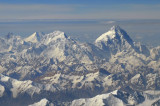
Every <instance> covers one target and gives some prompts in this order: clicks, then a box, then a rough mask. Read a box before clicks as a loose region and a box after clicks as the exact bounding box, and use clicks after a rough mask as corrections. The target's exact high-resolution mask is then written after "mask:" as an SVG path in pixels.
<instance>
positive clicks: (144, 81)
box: [0, 26, 160, 104]
mask: <svg viewBox="0 0 160 106" xmlns="http://www.w3.org/2000/svg"><path fill="white" fill-rule="evenodd" d="M0 44H2V45H0V46H1V48H2V49H1V50H0V53H1V54H0V57H1V60H0V72H1V74H3V75H5V76H9V77H12V78H14V79H16V81H18V80H21V81H22V82H21V81H20V82H18V83H20V85H21V86H22V85H23V83H25V84H26V82H25V81H26V80H29V81H31V80H32V81H33V82H34V83H36V87H38V89H40V91H43V92H46V90H45V89H42V88H41V87H40V88H39V86H42V85H43V87H45V86H50V87H51V88H52V89H49V90H48V91H47V92H50V93H51V94H55V93H56V92H58V94H59V95H60V96H59V97H61V96H62V95H63V94H64V95H65V96H64V97H67V96H68V95H72V96H70V98H69V99H64V98H62V99H61V100H60V99H59V98H58V97H55V98H53V99H54V101H53V99H52V100H51V102H54V103H55V101H61V102H63V101H65V102H66V101H72V100H73V99H75V98H76V99H78V98H83V97H93V96H95V95H98V94H102V93H106V92H111V91H113V90H119V89H122V91H124V90H127V89H128V87H129V88H131V89H132V90H133V91H137V92H141V91H143V90H160V78H159V75H160V69H159V67H160V64H159V61H160V60H159V57H160V49H159V47H156V48H152V49H149V48H148V47H146V46H145V45H141V44H140V43H136V42H134V41H133V40H132V39H131V38H130V37H129V35H128V34H127V33H126V32H125V31H124V30H123V29H121V28H120V27H118V26H114V27H112V28H111V29H110V30H109V31H108V32H106V33H104V34H102V35H101V36H100V37H99V38H97V39H96V41H95V43H94V44H89V43H80V42H78V41H75V40H73V39H71V38H70V37H68V36H67V35H65V33H64V32H61V31H55V32H52V33H49V34H42V33H34V34H32V35H31V36H29V37H27V38H25V39H22V38H21V37H19V36H14V35H13V34H9V35H7V36H5V37H4V38H0ZM3 75H1V77H2V76H3ZM23 81H24V82H23ZM32 81H31V82H30V84H31V85H32V83H33V82H32ZM5 83H6V82H4V81H3V80H1V81H0V84H1V86H0V88H1V91H0V96H1V97H2V98H3V96H4V95H3V91H4V90H5V89H8V90H7V92H10V93H11V95H12V96H13V92H12V91H10V89H13V88H14V86H11V85H13V83H12V81H10V82H8V83H7V84H5ZM8 85H9V86H8ZM37 85H38V86H37ZM15 86H16V87H17V88H15V89H19V87H18V86H17V85H15ZM20 88H21V87H20ZM32 90H33V89H31V91H32ZM65 90H66V91H67V93H63V92H64V91H65ZM24 91H25V90H24ZM29 91H30V90H29ZM76 92H77V93H76ZM82 92H83V93H82ZM80 93H82V94H83V95H80ZM20 94H24V93H23V92H21V93H20ZM25 94H26V92H25ZM36 95H39V94H38V93H37V94H36ZM40 95H42V94H41V93H40ZM12 96H11V97H12ZM49 97H50V96H48V97H47V95H46V96H45V97H43V98H47V99H48V98H49ZM29 98H30V97H29ZM43 98H39V99H38V100H40V99H43ZM123 102H124V101H123ZM137 103H138V104H139V103H140V102H139V101H138V102H137ZM157 103H158V102H157ZM32 104H33V101H32Z"/></svg>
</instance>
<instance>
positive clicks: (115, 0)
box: [0, 0, 160, 19]
mask: <svg viewBox="0 0 160 106" xmlns="http://www.w3.org/2000/svg"><path fill="white" fill-rule="evenodd" d="M0 19H160V0H0Z"/></svg>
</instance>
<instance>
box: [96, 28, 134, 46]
mask: <svg viewBox="0 0 160 106" xmlns="http://www.w3.org/2000/svg"><path fill="white" fill-rule="evenodd" d="M112 39H118V40H120V39H125V40H126V41H128V42H133V41H132V39H131V38H130V37H129V35H128V34H127V33H126V32H125V31H124V30H123V29H121V28H120V27H119V26H113V27H111V29H110V30H109V31H108V32H106V33H104V34H102V35H101V36H100V37H98V38H97V39H96V41H95V43H98V42H107V41H109V40H112Z"/></svg>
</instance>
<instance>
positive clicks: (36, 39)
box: [24, 32, 44, 43]
mask: <svg viewBox="0 0 160 106" xmlns="http://www.w3.org/2000/svg"><path fill="white" fill-rule="evenodd" d="M43 35H44V33H41V32H34V33H33V34H32V35H30V36H29V37H27V38H25V39H24V41H26V42H32V43H37V42H39V41H40V40H41V38H42V37H43Z"/></svg>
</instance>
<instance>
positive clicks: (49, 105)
mask: <svg viewBox="0 0 160 106" xmlns="http://www.w3.org/2000/svg"><path fill="white" fill-rule="evenodd" d="M29 106H54V105H53V104H52V103H50V102H49V101H48V100H47V99H46V98H44V99H42V100H41V101H39V102H37V103H34V104H32V105H29Z"/></svg>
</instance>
